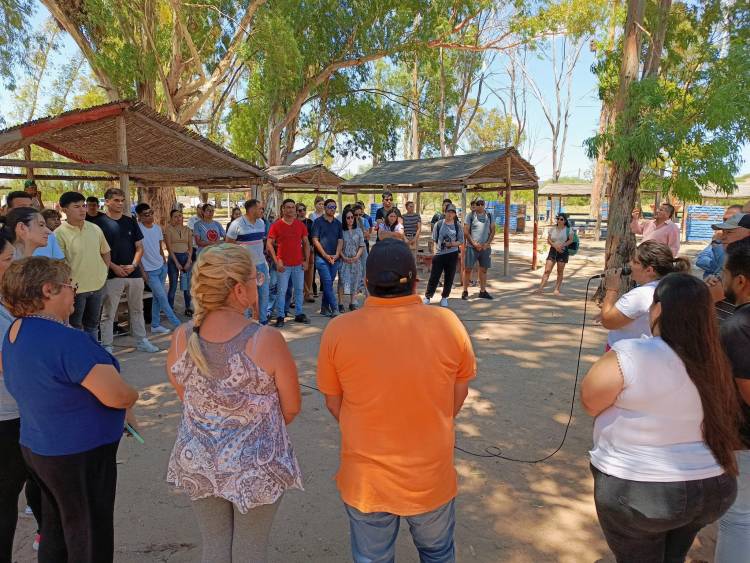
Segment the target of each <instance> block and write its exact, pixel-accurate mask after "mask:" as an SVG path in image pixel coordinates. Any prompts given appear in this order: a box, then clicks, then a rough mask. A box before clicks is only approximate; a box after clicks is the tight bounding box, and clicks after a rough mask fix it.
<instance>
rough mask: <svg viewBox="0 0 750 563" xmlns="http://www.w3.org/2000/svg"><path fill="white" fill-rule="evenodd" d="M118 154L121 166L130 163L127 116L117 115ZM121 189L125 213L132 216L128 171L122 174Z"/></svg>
mask: <svg viewBox="0 0 750 563" xmlns="http://www.w3.org/2000/svg"><path fill="white" fill-rule="evenodd" d="M117 155H118V163H119V164H120V165H121V166H127V165H128V133H127V129H126V127H125V117H124V116H123V115H118V116H117ZM120 189H121V190H122V191H123V192H125V209H124V213H125V215H127V216H128V217H129V216H130V205H131V199H130V176H129V175H128V174H127V173H121V174H120Z"/></svg>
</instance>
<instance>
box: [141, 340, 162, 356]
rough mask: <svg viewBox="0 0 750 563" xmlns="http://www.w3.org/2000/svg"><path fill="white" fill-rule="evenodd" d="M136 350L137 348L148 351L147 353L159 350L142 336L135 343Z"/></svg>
mask: <svg viewBox="0 0 750 563" xmlns="http://www.w3.org/2000/svg"><path fill="white" fill-rule="evenodd" d="M136 350H138V351H139V352H148V353H149V354H155V353H156V352H160V350H159V348H157V347H156V346H154V345H153V344H151V343H150V342H149V341H148V338H144V339H143V340H141V341H140V342H138V344H137V345H136Z"/></svg>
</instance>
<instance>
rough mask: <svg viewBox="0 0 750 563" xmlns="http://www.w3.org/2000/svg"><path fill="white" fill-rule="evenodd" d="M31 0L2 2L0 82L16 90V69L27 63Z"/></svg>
mask: <svg viewBox="0 0 750 563" xmlns="http://www.w3.org/2000/svg"><path fill="white" fill-rule="evenodd" d="M31 6H32V1H31V0H0V29H1V30H2V33H0V80H2V82H3V83H4V84H5V86H7V87H8V88H10V89H13V88H15V84H16V83H15V80H14V76H13V73H14V67H15V66H16V65H21V66H23V64H24V63H25V59H24V55H25V49H26V48H27V47H28V44H29V33H28V27H29V18H30V17H31V13H32V10H31Z"/></svg>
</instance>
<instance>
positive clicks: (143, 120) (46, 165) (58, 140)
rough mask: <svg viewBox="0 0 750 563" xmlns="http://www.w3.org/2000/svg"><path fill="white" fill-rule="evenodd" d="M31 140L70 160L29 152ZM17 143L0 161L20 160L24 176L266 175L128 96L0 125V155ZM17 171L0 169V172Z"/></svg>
mask: <svg viewBox="0 0 750 563" xmlns="http://www.w3.org/2000/svg"><path fill="white" fill-rule="evenodd" d="M31 145H37V146H39V147H42V148H45V149H48V150H50V151H52V152H54V153H56V154H59V155H60V156H63V157H65V158H67V159H70V160H69V161H59V162H58V161H34V160H31ZM19 149H24V158H23V159H14V158H0V168H2V167H22V168H26V169H27V174H26V176H25V177H35V178H37V179H46V180H53V179H54V180H94V179H97V180H117V179H119V180H120V184H121V187H123V188H127V187H128V183H129V181H130V180H133V181H134V182H136V183H137V184H138V185H140V186H144V187H159V186H208V185H210V186H234V185H251V184H257V183H259V182H262V181H263V179H264V178H265V174H264V173H263V172H262V171H261V170H260V169H258V168H257V167H255V166H254V165H253V164H252V163H251V162H248V161H246V160H244V159H242V158H240V157H238V156H236V155H235V154H233V153H231V152H230V151H228V150H226V149H225V148H223V147H221V146H219V145H217V144H216V143H213V142H212V141H210V140H208V139H206V138H205V137H202V136H201V135H198V134H197V133H195V132H193V131H190V130H189V129H187V128H185V127H183V126H182V125H180V124H178V123H175V122H174V121H171V120H170V119H168V118H166V117H164V116H163V115H161V114H159V113H157V112H155V111H154V110H153V109H151V108H149V107H148V106H146V105H145V104H143V103H141V102H133V101H118V102H111V103H108V104H103V105H100V106H95V107H91V108H86V109H76V110H72V111H68V112H65V113H62V114H60V115H56V116H50V117H44V118H41V119H37V120H34V121H29V122H27V123H22V124H20V125H15V126H13V127H10V128H8V129H5V130H2V131H0V156H2V155H7V154H10V153H13V152H16V151H18V150H19ZM35 169H51V170H83V171H94V172H106V173H109V174H114V175H116V176H100V177H93V178H92V177H90V176H68V175H63V174H47V175H44V176H42V175H35V174H34V170H35ZM18 176H19V174H13V173H10V172H0V178H17V177H18ZM22 177H23V176H22ZM126 193H128V192H127V190H126Z"/></svg>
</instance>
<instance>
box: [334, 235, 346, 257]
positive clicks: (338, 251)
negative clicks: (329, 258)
mask: <svg viewBox="0 0 750 563" xmlns="http://www.w3.org/2000/svg"><path fill="white" fill-rule="evenodd" d="M343 248H344V239H342V238H340V239H339V240H338V243H336V256H334V257H333V259H334V260H336V259H337V258H339V257H340V256H341V255H342V254H341V250H342V249H343Z"/></svg>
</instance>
